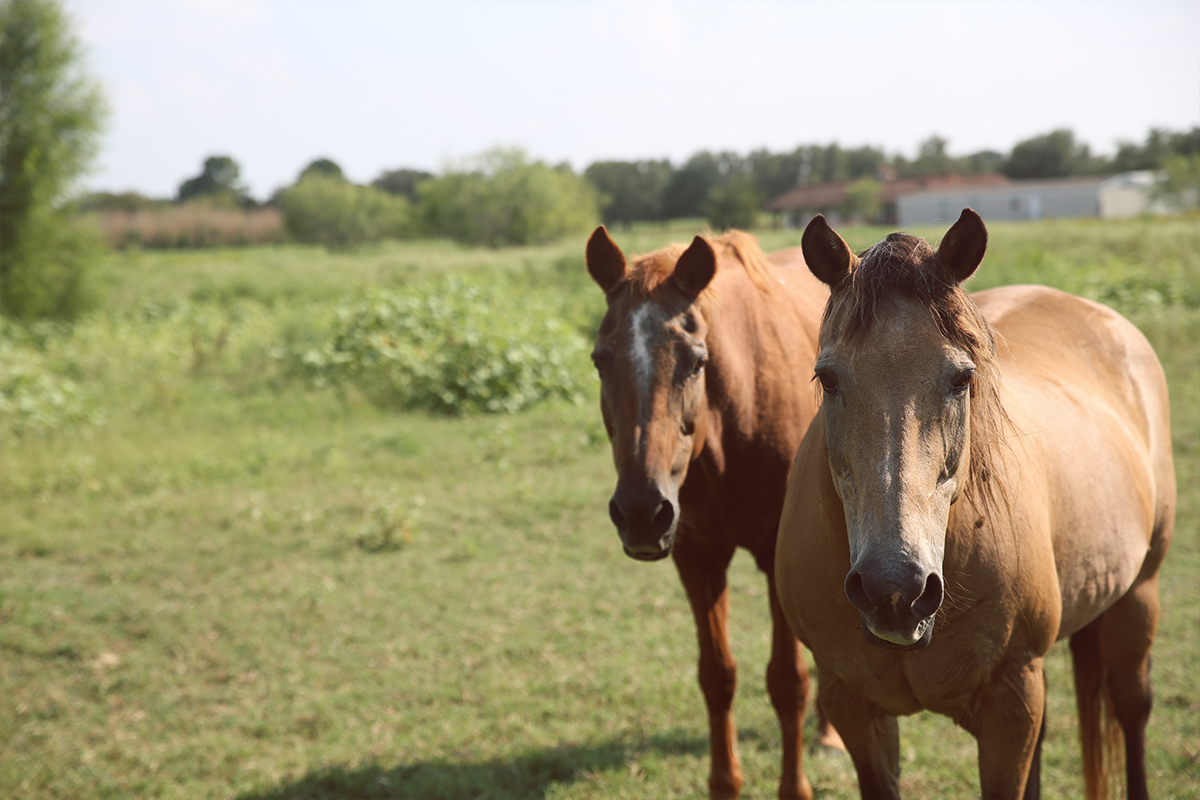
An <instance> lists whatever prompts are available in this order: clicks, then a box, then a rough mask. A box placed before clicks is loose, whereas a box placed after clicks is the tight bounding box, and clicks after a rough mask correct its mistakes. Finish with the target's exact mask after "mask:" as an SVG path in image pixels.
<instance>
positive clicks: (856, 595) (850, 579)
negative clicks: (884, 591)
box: [845, 572, 874, 611]
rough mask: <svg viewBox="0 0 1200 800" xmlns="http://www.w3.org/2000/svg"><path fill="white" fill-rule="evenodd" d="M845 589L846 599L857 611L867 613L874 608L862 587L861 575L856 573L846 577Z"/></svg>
mask: <svg viewBox="0 0 1200 800" xmlns="http://www.w3.org/2000/svg"><path fill="white" fill-rule="evenodd" d="M845 588H846V598H847V599H848V600H849V601H850V604H851V605H853V606H854V607H855V608H857V609H858V610H859V611H869V610H870V609H871V608H872V606H874V603H872V602H871V598H869V597H867V590H866V589H865V588H864V587H863V579H862V575H860V574H858V573H857V572H851V573H850V574H849V575H847V576H846V587H845Z"/></svg>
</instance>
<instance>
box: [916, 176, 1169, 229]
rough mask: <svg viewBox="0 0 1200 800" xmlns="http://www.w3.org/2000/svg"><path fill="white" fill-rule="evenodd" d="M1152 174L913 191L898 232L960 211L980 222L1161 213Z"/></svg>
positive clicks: (952, 216)
mask: <svg viewBox="0 0 1200 800" xmlns="http://www.w3.org/2000/svg"><path fill="white" fill-rule="evenodd" d="M1153 185H1154V173H1153V172H1150V171H1139V172H1122V173H1121V174H1119V175H1114V176H1112V177H1108V178H1099V177H1088V178H1061V179H1057V180H1035V181H1013V182H1012V183H1010V184H1008V185H1004V186H987V187H975V188H961V189H958V188H945V189H940V190H935V191H918V192H914V193H912V194H908V195H905V196H902V197H899V198H897V199H896V216H897V222H898V223H899V225H900V226H901V227H904V226H910V225H929V224H935V223H938V222H953V221H954V220H956V219H958V214H959V212H960V211H961V210H962V209H963V208H967V207H970V208H973V209H975V210H976V211H977V212H979V215H980V216H981V217H983V218H984V219H985V220H1012V221H1017V220H1036V219H1045V218H1056V217H1101V218H1106V219H1112V218H1117V217H1134V216H1137V215H1138V214H1142V213H1154V212H1157V211H1159V210H1160V209H1159V208H1158V207H1156V206H1155V205H1153V204H1152V203H1151V202H1150V188H1151V187H1152V186H1153Z"/></svg>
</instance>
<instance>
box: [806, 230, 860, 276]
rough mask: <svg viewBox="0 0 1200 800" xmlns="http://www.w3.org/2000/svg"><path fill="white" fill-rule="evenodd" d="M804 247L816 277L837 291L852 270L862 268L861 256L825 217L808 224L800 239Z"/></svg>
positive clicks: (809, 265) (807, 260)
mask: <svg viewBox="0 0 1200 800" xmlns="http://www.w3.org/2000/svg"><path fill="white" fill-rule="evenodd" d="M800 248H801V249H802V250H803V251H804V261H805V263H807V264H808V268H809V270H811V271H812V274H813V275H816V276H817V277H818V278H820V279H821V280H822V281H823V282H824V283H827V284H829V286H830V287H831V288H834V289H836V288H837V287H839V286H841V285H842V281H844V280H846V278H847V277H848V276H849V275H850V271H851V270H853V269H854V268H855V267H856V266H858V256H856V255H854V253H853V252H852V251H851V250H850V246H849V245H847V244H846V241H845V240H844V239H843V238H842V237H841V236H838V234H837V231H835V230H834V229H833V228H831V227H829V223H828V222H826V221H825V216H824V215H823V214H817V215H816V216H815V217H813V218H812V221H810V222H809V223H808V227H806V228H805V229H804V236H802V237H801V238H800Z"/></svg>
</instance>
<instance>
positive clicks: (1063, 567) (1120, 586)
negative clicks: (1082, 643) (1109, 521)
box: [1058, 536, 1149, 639]
mask: <svg viewBox="0 0 1200 800" xmlns="http://www.w3.org/2000/svg"><path fill="white" fill-rule="evenodd" d="M1092 545H1093V546H1092V547H1082V548H1078V549H1076V550H1074V552H1073V554H1072V555H1073V558H1071V559H1070V560H1069V562H1068V563H1060V564H1059V578H1058V581H1059V586H1060V588H1061V594H1062V622H1061V623H1060V624H1059V629H1058V638H1059V639H1065V638H1066V637H1068V636H1070V635H1072V634H1073V633H1075V632H1076V631H1078V630H1079V629H1080V628H1083V627H1084V626H1086V625H1087V624H1088V623H1090V622H1091V621H1092V620H1094V619H1095V618H1096V617H1098V616H1100V615H1101V614H1102V613H1104V612H1105V611H1107V610H1108V609H1109V608H1110V607H1111V606H1112V605H1113V603H1115V602H1117V601H1118V600H1120V599H1121V598H1122V597H1123V596H1124V595H1125V593H1126V592H1128V591H1129V589H1130V587H1131V586H1133V584H1134V581H1136V580H1137V576H1138V573H1139V572H1140V571H1141V569H1142V564H1143V563H1144V562H1145V560H1146V554H1147V552H1148V549H1149V548H1148V545H1147V543H1146V541H1145V540H1141V541H1139V540H1138V539H1135V538H1133V537H1129V536H1126V537H1124V538H1120V537H1117V536H1111V537H1104V538H1103V539H1101V541H1100V542H1096V541H1093V542H1092Z"/></svg>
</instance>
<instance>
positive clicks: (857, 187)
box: [842, 178, 883, 222]
mask: <svg viewBox="0 0 1200 800" xmlns="http://www.w3.org/2000/svg"><path fill="white" fill-rule="evenodd" d="M882 191H883V184H881V183H880V182H879V181H877V180H875V179H874V178H859V179H858V180H856V181H854V182H853V183H851V184H850V185H849V186H847V187H846V202H845V203H844V204H843V206H842V213H843V214H845V215H846V216H847V217H849V218H851V219H858V220H862V221H863V222H873V221H874V220H875V218H876V217H878V216H879V211H880V209H881V208H882V203H881V201H880V199H879V198H880V194H881V193H882Z"/></svg>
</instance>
